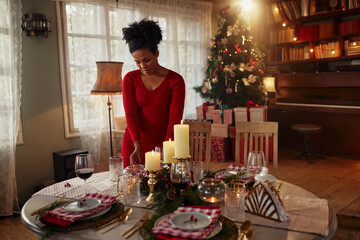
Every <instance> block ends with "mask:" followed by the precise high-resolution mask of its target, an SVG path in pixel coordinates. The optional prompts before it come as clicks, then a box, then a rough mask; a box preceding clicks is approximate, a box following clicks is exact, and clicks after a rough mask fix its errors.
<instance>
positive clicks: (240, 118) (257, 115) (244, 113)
mask: <svg viewBox="0 0 360 240" xmlns="http://www.w3.org/2000/svg"><path fill="white" fill-rule="evenodd" d="M234 113H235V121H236V122H265V121H266V119H267V114H266V113H267V106H257V105H255V104H248V105H247V106H246V107H237V108H234Z"/></svg>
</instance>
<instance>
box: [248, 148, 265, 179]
mask: <svg viewBox="0 0 360 240" xmlns="http://www.w3.org/2000/svg"><path fill="white" fill-rule="evenodd" d="M263 167H266V161H265V155H264V152H263V151H252V152H249V155H248V161H247V168H248V170H249V171H250V172H251V173H254V174H257V173H259V172H260V171H261V169H262V168H263Z"/></svg>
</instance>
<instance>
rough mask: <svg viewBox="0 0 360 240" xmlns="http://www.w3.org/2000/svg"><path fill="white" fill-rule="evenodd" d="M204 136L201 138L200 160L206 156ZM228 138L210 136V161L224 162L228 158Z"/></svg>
mask: <svg viewBox="0 0 360 240" xmlns="http://www.w3.org/2000/svg"><path fill="white" fill-rule="evenodd" d="M205 146H206V138H203V150H202V160H203V161H205V158H206V147H205ZM229 155H230V139H229V138H226V137H225V138H224V137H211V157H210V161H211V162H225V161H228V160H230V157H229Z"/></svg>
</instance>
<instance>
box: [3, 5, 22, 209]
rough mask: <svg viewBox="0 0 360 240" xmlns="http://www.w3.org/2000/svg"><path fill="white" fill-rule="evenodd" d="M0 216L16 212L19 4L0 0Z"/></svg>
mask: <svg viewBox="0 0 360 240" xmlns="http://www.w3.org/2000/svg"><path fill="white" fill-rule="evenodd" d="M0 12H1V14H0V216H7V215H12V214H13V212H19V204H18V197H17V188H16V177H15V149H16V139H17V135H18V130H19V120H20V117H19V116H20V95H21V94H20V91H21V1H20V0H0Z"/></svg>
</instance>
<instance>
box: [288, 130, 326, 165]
mask: <svg viewBox="0 0 360 240" xmlns="http://www.w3.org/2000/svg"><path fill="white" fill-rule="evenodd" d="M291 128H292V129H293V130H295V131H297V132H299V133H301V134H302V135H303V137H304V138H303V143H302V148H301V152H300V153H299V154H298V155H297V156H296V157H295V159H298V158H302V157H305V158H307V159H308V160H309V162H311V157H317V158H319V156H317V155H316V154H313V153H311V152H310V142H309V134H311V133H316V132H319V131H320V130H321V126H319V125H316V124H294V125H292V126H291Z"/></svg>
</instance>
